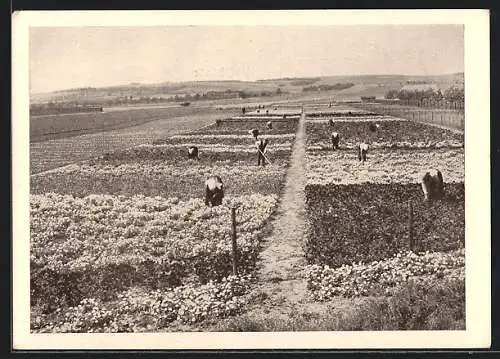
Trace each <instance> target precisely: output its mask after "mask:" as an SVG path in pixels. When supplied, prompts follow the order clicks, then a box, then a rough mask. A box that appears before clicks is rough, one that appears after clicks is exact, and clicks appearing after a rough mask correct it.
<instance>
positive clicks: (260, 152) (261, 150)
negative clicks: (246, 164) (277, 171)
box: [255, 138, 269, 166]
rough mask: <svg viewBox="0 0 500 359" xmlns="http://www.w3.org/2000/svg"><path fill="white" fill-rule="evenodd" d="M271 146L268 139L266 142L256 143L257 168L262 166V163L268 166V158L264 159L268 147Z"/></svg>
mask: <svg viewBox="0 0 500 359" xmlns="http://www.w3.org/2000/svg"><path fill="white" fill-rule="evenodd" d="M268 144H269V140H268V139H267V138H266V139H265V140H262V139H261V140H260V141H257V142H255V146H256V147H257V166H260V163H261V162H262V166H265V165H266V158H265V157H264V155H265V153H266V152H267V145H268Z"/></svg>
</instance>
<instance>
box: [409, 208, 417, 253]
mask: <svg viewBox="0 0 500 359" xmlns="http://www.w3.org/2000/svg"><path fill="white" fill-rule="evenodd" d="M408 233H409V238H410V250H411V251H413V249H414V248H415V243H414V238H413V205H412V203H411V200H410V201H409V202H408Z"/></svg>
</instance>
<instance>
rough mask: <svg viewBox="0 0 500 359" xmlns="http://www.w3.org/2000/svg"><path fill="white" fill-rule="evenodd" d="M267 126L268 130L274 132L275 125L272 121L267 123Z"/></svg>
mask: <svg viewBox="0 0 500 359" xmlns="http://www.w3.org/2000/svg"><path fill="white" fill-rule="evenodd" d="M266 126H267V128H268V129H270V130H272V129H273V123H272V122H271V121H268V122H267V123H266Z"/></svg>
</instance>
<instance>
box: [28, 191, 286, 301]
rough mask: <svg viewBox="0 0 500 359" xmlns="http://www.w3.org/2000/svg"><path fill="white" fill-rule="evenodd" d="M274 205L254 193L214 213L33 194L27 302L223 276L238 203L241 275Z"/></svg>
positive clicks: (185, 205) (139, 199)
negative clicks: (233, 207)
mask: <svg viewBox="0 0 500 359" xmlns="http://www.w3.org/2000/svg"><path fill="white" fill-rule="evenodd" d="M276 201H277V197H276V196H262V195H252V196H246V197H239V198H228V199H227V200H226V202H227V203H226V204H225V205H224V206H220V207H214V208H212V209H211V208H208V207H206V206H205V204H204V203H203V201H202V200H201V199H191V200H189V201H187V202H183V201H179V200H178V199H175V198H169V199H165V198H161V197H157V198H148V197H143V196H135V197H115V196H99V195H92V196H88V197H84V198H74V197H72V196H68V195H59V194H46V195H43V196H38V195H34V196H32V198H31V203H30V206H31V232H32V237H31V240H32V243H31V255H32V259H31V271H32V273H31V275H32V276H31V290H32V297H33V298H43V301H44V302H45V301H47V300H48V302H50V303H51V304H52V305H57V306H60V305H64V304H75V303H77V302H78V301H79V300H81V299H83V298H85V297H88V296H89V295H93V296H98V297H99V299H104V298H107V297H109V296H112V293H114V292H116V291H119V290H122V289H124V288H127V287H130V286H136V285H146V286H147V287H150V288H152V289H156V288H165V287H173V286H177V285H182V284H184V282H183V281H184V280H187V279H190V280H195V281H196V282H199V283H204V282H206V281H207V280H209V279H220V278H222V277H224V276H227V275H229V274H230V273H229V271H230V269H231V220H230V206H231V205H236V206H238V222H237V225H238V230H239V232H238V257H239V265H240V270H241V271H242V272H249V271H250V270H251V269H252V268H253V266H254V265H255V261H256V256H257V253H258V249H259V235H260V231H261V229H262V227H263V225H264V223H265V221H266V219H267V218H268V217H269V215H270V214H271V213H272V212H273V210H274V207H275V205H276ZM193 278H194V279H193ZM48 309H52V308H48ZM54 309H55V308H54Z"/></svg>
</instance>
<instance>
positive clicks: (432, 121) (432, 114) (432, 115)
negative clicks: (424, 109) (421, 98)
mask: <svg viewBox="0 0 500 359" xmlns="http://www.w3.org/2000/svg"><path fill="white" fill-rule="evenodd" d="M431 123H434V111H432V110H431Z"/></svg>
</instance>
